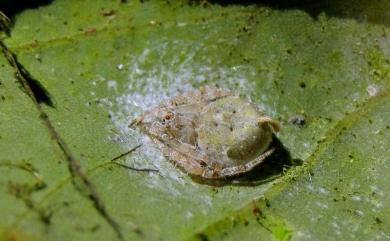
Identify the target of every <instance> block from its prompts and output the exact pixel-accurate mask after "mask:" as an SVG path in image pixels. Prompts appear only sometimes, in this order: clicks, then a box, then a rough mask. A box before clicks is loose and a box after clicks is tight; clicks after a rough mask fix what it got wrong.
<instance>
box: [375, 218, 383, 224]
mask: <svg viewBox="0 0 390 241" xmlns="http://www.w3.org/2000/svg"><path fill="white" fill-rule="evenodd" d="M375 222H376V223H377V224H381V223H383V221H382V220H381V219H380V218H378V217H375Z"/></svg>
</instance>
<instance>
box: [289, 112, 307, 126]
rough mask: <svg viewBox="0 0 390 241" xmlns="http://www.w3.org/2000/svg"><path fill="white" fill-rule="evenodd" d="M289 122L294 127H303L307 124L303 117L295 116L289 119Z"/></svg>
mask: <svg viewBox="0 0 390 241" xmlns="http://www.w3.org/2000/svg"><path fill="white" fill-rule="evenodd" d="M288 122H289V123H291V124H293V125H297V126H303V125H305V123H306V119H305V117H304V116H303V115H294V116H291V117H290V118H289V119H288Z"/></svg>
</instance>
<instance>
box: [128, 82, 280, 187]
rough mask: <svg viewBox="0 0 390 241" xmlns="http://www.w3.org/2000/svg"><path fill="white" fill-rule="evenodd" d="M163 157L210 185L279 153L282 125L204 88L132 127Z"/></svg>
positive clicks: (222, 92) (241, 102)
mask: <svg viewBox="0 0 390 241" xmlns="http://www.w3.org/2000/svg"><path fill="white" fill-rule="evenodd" d="M129 126H130V127H133V126H138V127H141V129H142V130H143V131H145V132H146V133H147V134H148V135H149V136H150V137H151V138H152V140H153V141H154V142H155V143H156V144H157V145H158V146H159V147H160V149H161V150H162V152H163V153H164V155H166V156H167V157H168V158H169V159H170V160H173V161H174V162H176V163H177V164H178V165H179V166H180V167H182V168H183V169H184V170H185V171H186V172H188V173H189V174H191V175H195V176H201V177H203V178H207V179H219V178H225V177H230V176H235V175H238V174H241V173H245V172H248V171H250V170H252V169H253V168H254V167H255V166H257V165H258V164H260V163H261V162H263V161H264V160H265V159H266V158H267V157H268V156H269V155H271V154H272V152H273V151H274V149H272V148H270V143H271V140H272V133H273V131H278V130H279V128H280V127H279V124H278V123H277V122H276V121H274V120H272V119H271V118H270V117H267V116H264V115H263V114H262V113H261V112H259V111H258V110H257V109H256V108H254V106H253V105H252V104H251V103H249V102H248V101H245V100H243V99H242V98H240V97H238V96H236V95H234V94H232V93H231V92H229V91H225V90H222V89H219V88H215V87H210V86H205V87H203V88H200V89H199V90H195V91H190V92H188V93H186V94H183V95H181V96H177V97H174V98H172V99H170V100H168V101H166V102H165V103H163V104H161V105H160V106H158V107H155V108H153V109H151V110H148V111H146V112H145V113H143V114H142V115H141V116H140V117H138V118H137V119H135V120H134V121H132V122H131V123H130V125H129Z"/></svg>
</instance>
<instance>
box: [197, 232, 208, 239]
mask: <svg viewBox="0 0 390 241" xmlns="http://www.w3.org/2000/svg"><path fill="white" fill-rule="evenodd" d="M196 238H197V239H198V240H200V241H209V237H207V236H206V234H203V233H198V234H197V235H196Z"/></svg>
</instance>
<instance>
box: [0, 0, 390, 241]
mask: <svg viewBox="0 0 390 241" xmlns="http://www.w3.org/2000/svg"><path fill="white" fill-rule="evenodd" d="M389 12H390V5H389V4H388V3H384V2H381V1H363V0H359V1H358V0H355V1H352V0H351V1H345V2H343V3H338V1H327V3H321V2H318V3H306V5H305V4H298V3H289V4H283V2H280V3H279V5H275V4H272V3H270V4H268V5H262V4H252V5H250V4H249V5H239V4H231V5H229V4H217V3H214V2H211V3H204V4H201V3H198V2H191V3H188V2H185V1H183V2H181V1H165V2H163V1H142V2H137V1H122V2H120V1H115V2H113V1H102V0H101V1H89V0H87V1H76V0H68V1H64V0H56V1H53V2H52V3H50V4H48V5H45V6H41V7H37V8H34V9H28V10H25V11H22V12H20V13H19V14H17V15H16V16H14V17H13V18H12V19H13V20H14V23H13V26H12V28H11V35H10V36H9V37H6V36H5V35H4V37H3V40H2V43H3V46H2V51H3V53H4V54H3V55H1V56H0V69H1V71H0V173H1V175H0V183H1V185H0V193H1V197H2V198H1V199H0V210H1V212H2V219H1V220H0V237H1V239H3V240H64V239H66V240H119V239H121V238H122V239H124V240H387V239H389V238H390V231H389V230H390V200H389V199H390V196H389V193H390V190H389V187H390V178H389V177H388V175H387V174H388V172H389V171H390V164H389V161H388V160H389V159H388V157H389V156H390V151H389V148H388V147H389V141H388V140H389V139H390V136H389V128H390V127H389V126H390V123H389V119H390V107H389V104H388V103H389V101H390V95H389V93H390V92H389V83H390V64H389V61H390V47H389V46H390V45H389V43H390V37H389V34H390V29H389V26H390V16H389V15H388V13H389ZM11 53H13V54H14V57H15V58H12V57H10V56H12V55H10V54H11ZM15 73H17V74H16V75H15ZM32 83H35V84H36V85H35V86H36V87H35V89H34V88H33V89H29V86H31V85H32ZM205 84H210V85H219V86H221V87H225V88H229V89H231V90H233V91H234V92H236V93H238V94H241V95H242V96H244V97H246V98H249V99H251V100H252V101H253V102H254V103H255V104H256V105H257V106H258V107H259V109H261V110H262V111H264V112H265V113H266V114H268V115H269V116H271V117H273V118H275V119H278V120H280V122H281V123H282V126H283V128H282V131H281V132H280V133H279V134H278V136H277V137H278V141H279V142H280V143H281V145H282V146H283V147H284V148H286V149H287V150H288V151H289V154H287V153H284V154H283V155H282V154H280V155H279V156H276V157H275V158H274V160H270V162H269V163H266V164H265V165H264V166H262V168H260V169H259V170H258V173H256V175H255V176H256V178H257V179H252V178H249V179H245V178H244V179H240V180H241V181H242V180H246V181H247V182H246V183H241V184H238V183H232V182H226V183H218V185H217V186H215V185H211V184H212V183H204V182H202V180H194V179H191V178H190V177H189V176H188V175H186V174H185V173H183V172H182V171H181V170H179V169H178V168H176V167H175V166H174V165H173V164H172V163H170V162H169V161H168V160H167V159H166V158H165V157H163V155H162V154H161V152H160V151H159V150H158V148H157V147H156V146H155V145H154V144H153V143H152V142H151V141H150V140H148V138H147V137H145V135H143V134H142V133H139V132H137V131H134V130H130V129H129V128H128V127H127V125H128V124H129V122H130V121H131V120H132V119H133V118H134V117H136V116H137V115H138V114H139V113H141V112H142V111H143V110H144V109H145V108H148V107H151V106H153V105H155V104H158V103H159V102H160V101H162V100H164V99H166V98H168V97H170V96H173V95H177V94H179V93H182V92H183V91H187V90H191V89H193V88H197V87H200V86H203V85H205ZM37 90H38V91H37ZM42 96H43V97H45V98H46V101H42V98H41V97H42ZM45 98H43V99H45ZM48 100H50V101H51V103H52V105H49V103H50V101H48ZM46 117H47V118H46ZM294 118H301V119H302V118H304V123H303V125H297V124H296V123H295V124H294V121H293V120H294ZM301 124H302V123H301ZM138 144H142V146H141V147H140V148H138V149H137V150H135V151H134V152H132V153H130V154H128V155H125V156H124V157H122V158H121V159H119V160H118V161H119V162H120V163H124V164H126V165H129V166H132V167H138V168H151V169H157V170H158V172H157V173H156V172H143V171H134V170H129V169H125V168H122V167H119V166H118V165H114V164H113V163H112V162H111V160H112V159H113V158H115V157H117V156H119V155H121V154H122V153H125V152H127V151H128V150H130V149H131V148H133V147H135V146H137V145H138ZM280 151H281V150H280ZM289 158H291V159H292V162H293V163H299V160H302V165H298V164H297V165H295V166H292V167H285V168H284V169H283V171H282V170H281V169H280V166H279V167H277V168H275V166H277V165H280V164H281V163H282V164H283V163H287V162H288V161H290V160H289ZM251 175H252V174H251Z"/></svg>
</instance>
